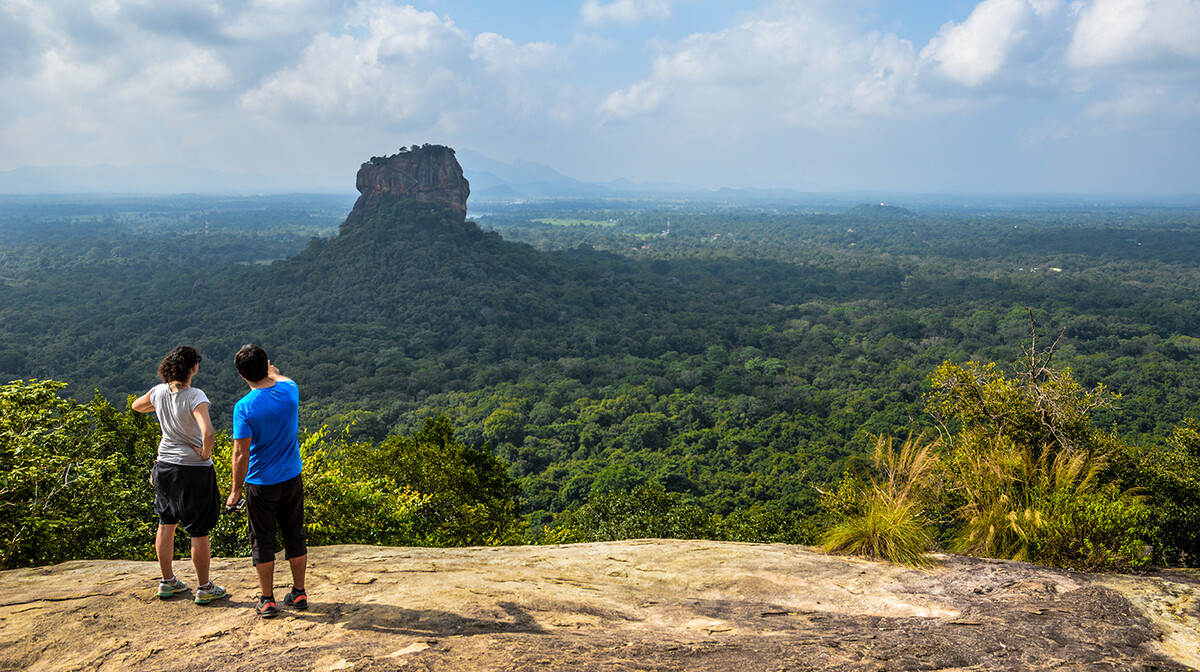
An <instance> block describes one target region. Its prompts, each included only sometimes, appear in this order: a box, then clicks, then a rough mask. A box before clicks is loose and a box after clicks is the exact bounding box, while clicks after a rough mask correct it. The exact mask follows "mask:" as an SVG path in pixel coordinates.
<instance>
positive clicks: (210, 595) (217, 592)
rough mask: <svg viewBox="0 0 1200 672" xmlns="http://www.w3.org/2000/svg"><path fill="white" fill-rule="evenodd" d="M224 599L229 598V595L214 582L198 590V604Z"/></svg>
mask: <svg viewBox="0 0 1200 672" xmlns="http://www.w3.org/2000/svg"><path fill="white" fill-rule="evenodd" d="M222 597H229V593H227V592H225V589H224V588H222V587H220V586H218V585H217V584H215V583H213V582H212V581H209V582H208V583H207V584H206V585H203V586H200V587H199V588H197V589H196V604H208V603H209V602H212V601H213V600H219V599H221V598H222Z"/></svg>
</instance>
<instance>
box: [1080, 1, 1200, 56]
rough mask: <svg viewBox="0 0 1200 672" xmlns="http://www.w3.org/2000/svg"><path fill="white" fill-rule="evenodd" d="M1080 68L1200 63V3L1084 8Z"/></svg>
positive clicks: (1115, 3)
mask: <svg viewBox="0 0 1200 672" xmlns="http://www.w3.org/2000/svg"><path fill="white" fill-rule="evenodd" d="M1078 11H1079V21H1078V23H1077V25H1076V27H1075V33H1074V36H1073V39H1072V40H1071V46H1070V50H1069V52H1068V55H1069V59H1070V63H1071V65H1073V66H1075V67H1077V68H1106V67H1114V66H1116V67H1120V66H1150V65H1172V64H1180V63H1186V64H1191V65H1197V64H1200V2H1197V0H1095V1H1094V2H1089V3H1083V4H1081V5H1080V6H1079V8H1078Z"/></svg>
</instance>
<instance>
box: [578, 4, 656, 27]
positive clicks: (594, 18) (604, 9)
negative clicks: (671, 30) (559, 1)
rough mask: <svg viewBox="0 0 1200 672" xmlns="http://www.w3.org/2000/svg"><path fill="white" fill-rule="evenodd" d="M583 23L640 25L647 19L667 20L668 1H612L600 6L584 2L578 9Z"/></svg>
mask: <svg viewBox="0 0 1200 672" xmlns="http://www.w3.org/2000/svg"><path fill="white" fill-rule="evenodd" d="M579 15H580V16H581V17H582V18H583V21H584V23H587V24H599V23H607V22H609V21H614V22H617V23H640V22H641V21H643V20H647V19H667V18H670V16H671V3H670V0H614V1H613V2H609V3H607V4H600V3H599V2H597V0H586V2H584V3H583V7H580V8H579Z"/></svg>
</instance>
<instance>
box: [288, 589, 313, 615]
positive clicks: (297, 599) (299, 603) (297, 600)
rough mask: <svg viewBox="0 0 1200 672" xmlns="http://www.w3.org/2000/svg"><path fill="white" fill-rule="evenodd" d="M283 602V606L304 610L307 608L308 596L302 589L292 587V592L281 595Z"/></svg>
mask: <svg viewBox="0 0 1200 672" xmlns="http://www.w3.org/2000/svg"><path fill="white" fill-rule="evenodd" d="M283 604H284V606H287V607H291V608H293V609H299V610H300V611H304V610H305V609H308V596H307V595H305V594H304V591H303V590H296V589H295V588H292V592H290V593H288V594H287V595H284V596H283Z"/></svg>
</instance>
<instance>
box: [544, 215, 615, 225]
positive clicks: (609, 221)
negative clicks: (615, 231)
mask: <svg viewBox="0 0 1200 672" xmlns="http://www.w3.org/2000/svg"><path fill="white" fill-rule="evenodd" d="M532 221H534V222H537V223H539V224H549V225H551V226H616V225H617V220H615V219H561V218H558V217H543V218H541V219H535V220H532Z"/></svg>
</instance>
